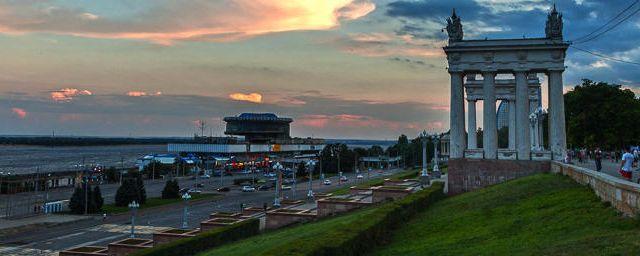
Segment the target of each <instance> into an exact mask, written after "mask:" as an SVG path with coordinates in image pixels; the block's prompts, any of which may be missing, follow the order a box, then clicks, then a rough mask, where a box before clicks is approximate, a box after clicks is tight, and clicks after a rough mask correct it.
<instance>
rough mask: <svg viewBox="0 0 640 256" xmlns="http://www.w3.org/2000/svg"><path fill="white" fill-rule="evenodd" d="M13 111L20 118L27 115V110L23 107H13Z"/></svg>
mask: <svg viewBox="0 0 640 256" xmlns="http://www.w3.org/2000/svg"><path fill="white" fill-rule="evenodd" d="M11 113H13V114H14V115H15V116H17V117H18V118H20V119H24V118H26V117H27V111H26V110H24V109H22V108H11Z"/></svg>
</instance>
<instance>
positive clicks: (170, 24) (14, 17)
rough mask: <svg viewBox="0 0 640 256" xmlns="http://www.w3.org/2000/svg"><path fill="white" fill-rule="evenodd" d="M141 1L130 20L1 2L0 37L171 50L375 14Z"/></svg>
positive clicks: (330, 4)
mask: <svg viewBox="0 0 640 256" xmlns="http://www.w3.org/2000/svg"><path fill="white" fill-rule="evenodd" d="M141 2H143V3H137V4H139V5H145V4H147V5H151V7H147V8H141V9H143V10H142V11H140V12H138V13H135V14H134V15H133V16H134V17H131V18H129V19H121V18H116V17H107V16H97V15H95V14H92V13H89V12H86V11H85V10H83V9H82V8H77V7H68V6H67V7H65V6H55V7H52V6H48V5H43V4H33V3H32V1H24V2H23V1H11V2H4V3H0V10H2V11H0V32H4V33H10V34H24V33H52V34H62V35H71V36H79V37H89V38H107V39H137V40H147V41H153V42H155V43H159V44H164V45H170V44H173V43H174V42H175V41H180V40H196V41H229V40H239V39H244V38H249V37H253V36H257V35H263V34H267V33H274V32H285V31H295V30H326V29H332V28H335V27H338V26H340V24H341V22H342V21H345V20H354V19H358V18H361V17H363V16H365V15H367V14H368V13H370V12H372V11H373V10H374V9H375V4H373V3H371V2H370V1H368V0H331V1H327V0H305V1H281V0H229V1H205V0H193V1H186V2H185V1H179V2H175V1H153V2H151V3H149V2H144V1H141ZM131 5H133V6H135V5H136V3H132V4H131Z"/></svg>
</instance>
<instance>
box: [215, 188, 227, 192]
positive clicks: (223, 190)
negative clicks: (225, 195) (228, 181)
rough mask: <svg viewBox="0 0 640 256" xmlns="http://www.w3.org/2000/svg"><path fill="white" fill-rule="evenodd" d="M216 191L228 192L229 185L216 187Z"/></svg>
mask: <svg viewBox="0 0 640 256" xmlns="http://www.w3.org/2000/svg"><path fill="white" fill-rule="evenodd" d="M216 190H217V191H218V192H229V191H231V189H230V188H229V187H221V188H218V189H216Z"/></svg>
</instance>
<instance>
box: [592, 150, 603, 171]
mask: <svg viewBox="0 0 640 256" xmlns="http://www.w3.org/2000/svg"><path fill="white" fill-rule="evenodd" d="M594 155H595V160H596V171H598V172H599V171H600V170H602V151H601V150H600V148H596V151H595V152H594Z"/></svg>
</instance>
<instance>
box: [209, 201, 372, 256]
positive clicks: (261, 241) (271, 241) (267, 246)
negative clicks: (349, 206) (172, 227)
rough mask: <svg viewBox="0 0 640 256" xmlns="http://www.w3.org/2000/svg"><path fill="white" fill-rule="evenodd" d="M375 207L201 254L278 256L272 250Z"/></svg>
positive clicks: (286, 229) (359, 216)
mask: <svg viewBox="0 0 640 256" xmlns="http://www.w3.org/2000/svg"><path fill="white" fill-rule="evenodd" d="M375 209H376V208H375V207H370V208H366V209H363V210H359V211H356V212H354V213H350V214H347V215H342V216H339V217H335V218H330V219H326V220H323V221H318V222H311V223H307V224H302V225H297V226H294V227H291V228H284V229H280V230H275V231H271V232H268V233H265V234H263V235H259V236H254V237H251V238H248V239H245V240H242V241H238V242H235V243H233V244H229V245H226V246H222V247H219V248H216V249H213V250H210V251H207V252H204V253H201V254H198V255H199V256H205V255H225V256H233V255H278V253H277V252H274V251H273V250H274V249H276V248H280V247H282V246H285V245H289V244H291V243H295V241H299V240H301V239H313V238H314V237H317V236H320V235H322V234H324V233H325V232H328V231H330V230H333V229H336V228H338V227H341V226H343V225H345V224H348V223H350V222H352V221H355V220H357V219H359V218H362V217H366V216H368V215H369V214H371V213H372V212H373V211H375Z"/></svg>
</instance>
